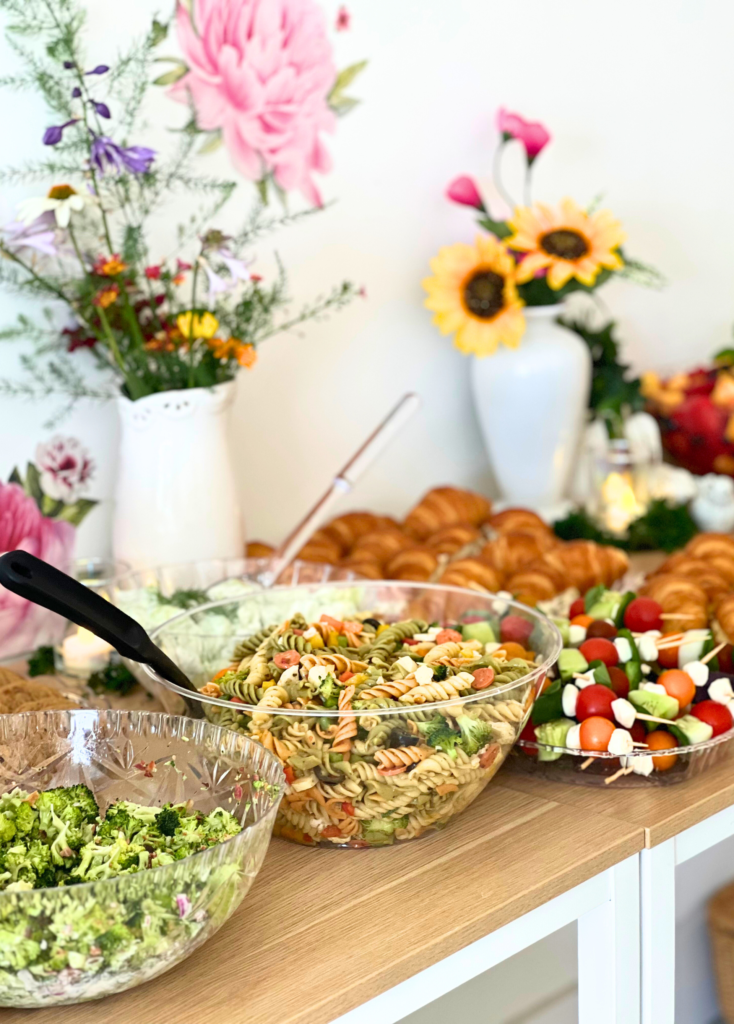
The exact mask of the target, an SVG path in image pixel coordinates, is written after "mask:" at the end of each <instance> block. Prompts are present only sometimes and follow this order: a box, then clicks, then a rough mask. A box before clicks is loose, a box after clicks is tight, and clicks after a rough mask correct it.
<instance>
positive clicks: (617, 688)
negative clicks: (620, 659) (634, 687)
mask: <svg viewBox="0 0 734 1024" xmlns="http://www.w3.org/2000/svg"><path fill="white" fill-rule="evenodd" d="M607 671H608V672H609V678H610V680H611V682H612V689H613V690H614V695H615V697H625V698H626V697H627V694H628V693H629V692H630V681H629V679H628V678H627V673H626V672H625V671H624V669H621V668H618V667H617V666H616V665H612V666H611V668H608V669H607Z"/></svg>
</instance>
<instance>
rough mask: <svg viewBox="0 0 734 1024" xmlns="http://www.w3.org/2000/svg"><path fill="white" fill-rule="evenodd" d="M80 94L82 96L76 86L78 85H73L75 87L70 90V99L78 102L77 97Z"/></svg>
mask: <svg viewBox="0 0 734 1024" xmlns="http://www.w3.org/2000/svg"><path fill="white" fill-rule="evenodd" d="M81 94H82V91H81V89H80V88H79V86H78V85H75V86H74V88H73V89H72V90H71V95H72V97H73V98H74V99H75V100H78V99H79V97H80V96H81Z"/></svg>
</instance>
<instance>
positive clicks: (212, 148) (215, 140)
mask: <svg viewBox="0 0 734 1024" xmlns="http://www.w3.org/2000/svg"><path fill="white" fill-rule="evenodd" d="M222 141H223V139H222V133H221V131H216V132H212V133H211V134H210V135H208V136H207V138H206V139H205V141H204V142H203V143H202V145H201V147H200V149H199V153H200V154H201V155H202V156H203V155H204V154H206V153H214V152H216V150H218V149H219V147H220V146H221V145H222Z"/></svg>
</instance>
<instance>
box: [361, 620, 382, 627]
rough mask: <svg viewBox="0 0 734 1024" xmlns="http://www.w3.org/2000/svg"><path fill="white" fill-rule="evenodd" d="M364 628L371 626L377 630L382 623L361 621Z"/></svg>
mask: <svg viewBox="0 0 734 1024" xmlns="http://www.w3.org/2000/svg"><path fill="white" fill-rule="evenodd" d="M362 621H363V622H364V624H365V626H372V627H373V628H374V629H379V628H380V626H381V625H382V623H380V622H378V621H377V619H362Z"/></svg>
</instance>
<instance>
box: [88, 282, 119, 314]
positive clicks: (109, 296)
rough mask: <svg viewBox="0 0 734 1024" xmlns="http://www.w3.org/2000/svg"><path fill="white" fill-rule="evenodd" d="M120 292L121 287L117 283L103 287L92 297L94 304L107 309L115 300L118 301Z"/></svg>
mask: <svg viewBox="0 0 734 1024" xmlns="http://www.w3.org/2000/svg"><path fill="white" fill-rule="evenodd" d="M119 294H120V289H119V288H118V286H117V285H116V284H111V285H108V286H107V287H106V288H102V289H101V290H100V291H98V292H97V294H96V295H95V296H94V298H93V299H92V305H93V306H99V307H101V308H102V309H107V307H108V306H111V305H112V303H113V302H116V301H117V296H118V295H119Z"/></svg>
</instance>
